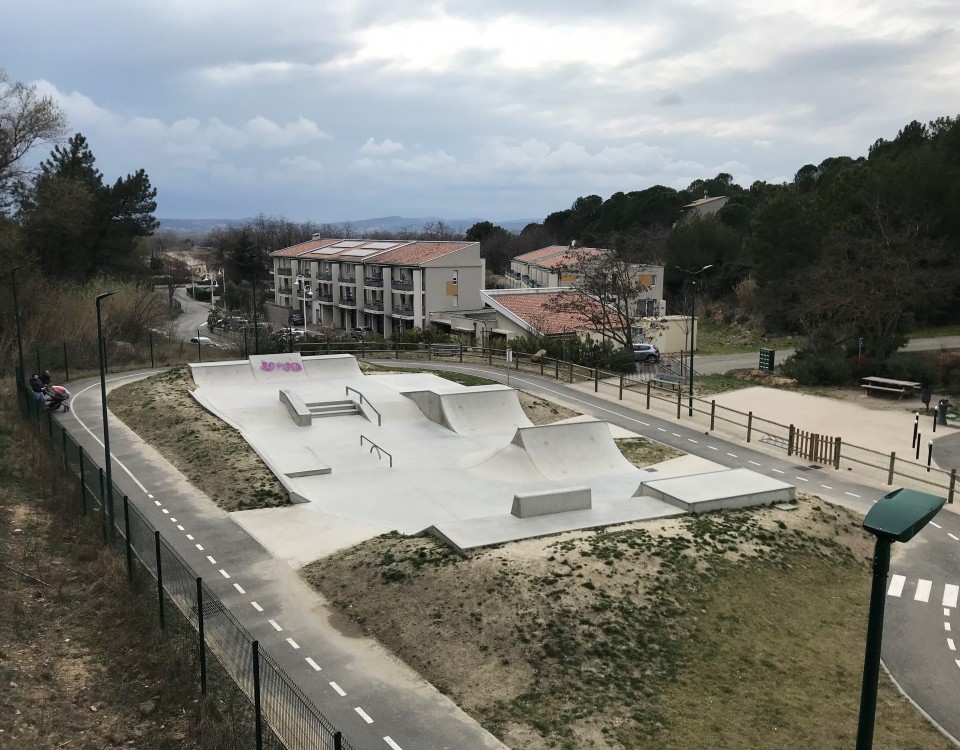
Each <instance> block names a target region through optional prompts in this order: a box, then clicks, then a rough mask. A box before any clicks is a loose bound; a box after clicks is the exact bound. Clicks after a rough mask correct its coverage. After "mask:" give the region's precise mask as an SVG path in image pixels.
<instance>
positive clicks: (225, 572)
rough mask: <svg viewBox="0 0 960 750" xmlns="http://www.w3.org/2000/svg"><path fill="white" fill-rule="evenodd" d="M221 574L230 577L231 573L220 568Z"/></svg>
mask: <svg viewBox="0 0 960 750" xmlns="http://www.w3.org/2000/svg"><path fill="white" fill-rule="evenodd" d="M220 575H222V576H223V577H224V578H229V577H230V574H229V573H228V572H227V571H225V570H224V569H223V568H220Z"/></svg>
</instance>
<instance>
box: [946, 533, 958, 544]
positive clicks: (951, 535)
mask: <svg viewBox="0 0 960 750" xmlns="http://www.w3.org/2000/svg"><path fill="white" fill-rule="evenodd" d="M947 536H948V537H950V538H951V539H953V541H955V542H960V539H958V538H957V537H955V536H954V535H953V534H951V533H950V532H947Z"/></svg>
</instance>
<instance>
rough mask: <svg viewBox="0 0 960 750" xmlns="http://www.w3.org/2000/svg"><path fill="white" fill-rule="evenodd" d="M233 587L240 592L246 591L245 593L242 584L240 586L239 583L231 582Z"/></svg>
mask: <svg viewBox="0 0 960 750" xmlns="http://www.w3.org/2000/svg"><path fill="white" fill-rule="evenodd" d="M233 587H234V588H235V589H236V590H237V591H239V592H240V593H241V594H246V593H247V592H246V591H244V590H243V586H241V585H240V584H239V583H235V584H233Z"/></svg>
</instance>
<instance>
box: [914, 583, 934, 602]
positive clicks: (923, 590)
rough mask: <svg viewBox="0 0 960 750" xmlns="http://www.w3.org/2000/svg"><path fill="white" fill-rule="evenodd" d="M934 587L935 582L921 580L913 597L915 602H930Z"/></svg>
mask: <svg viewBox="0 0 960 750" xmlns="http://www.w3.org/2000/svg"><path fill="white" fill-rule="evenodd" d="M932 586H933V581H928V580H927V579H926V578H921V579H920V580H918V581H917V591H916V593H915V594H914V595H913V599H914V601H917V602H928V601H930V588H931V587H932Z"/></svg>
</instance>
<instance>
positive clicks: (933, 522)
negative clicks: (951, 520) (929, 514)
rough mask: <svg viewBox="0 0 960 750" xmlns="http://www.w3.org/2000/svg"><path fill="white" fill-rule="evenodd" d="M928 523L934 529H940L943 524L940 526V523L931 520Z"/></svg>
mask: <svg viewBox="0 0 960 750" xmlns="http://www.w3.org/2000/svg"><path fill="white" fill-rule="evenodd" d="M930 525H931V526H933V528H935V529H942V528H943V526H941V525H940V524H938V523H937V522H936V521H931V522H930Z"/></svg>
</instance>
